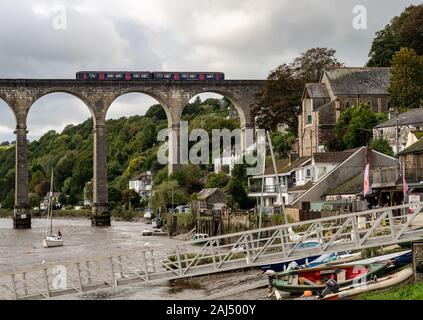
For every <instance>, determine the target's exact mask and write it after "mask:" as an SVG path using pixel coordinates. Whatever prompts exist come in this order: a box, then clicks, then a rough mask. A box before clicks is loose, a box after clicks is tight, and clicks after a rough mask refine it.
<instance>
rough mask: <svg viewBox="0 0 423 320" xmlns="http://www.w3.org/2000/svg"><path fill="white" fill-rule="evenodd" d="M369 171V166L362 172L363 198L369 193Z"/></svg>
mask: <svg viewBox="0 0 423 320" xmlns="http://www.w3.org/2000/svg"><path fill="white" fill-rule="evenodd" d="M369 171H370V165H369V164H367V165H366V170H364V197H366V196H367V195H368V194H369V193H370V181H369Z"/></svg>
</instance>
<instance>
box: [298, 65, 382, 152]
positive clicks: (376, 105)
mask: <svg viewBox="0 0 423 320" xmlns="http://www.w3.org/2000/svg"><path fill="white" fill-rule="evenodd" d="M389 83H390V69H389V68H339V69H335V70H324V71H323V73H322V76H321V78H320V82H318V83H307V84H306V85H305V88H304V92H303V96H302V112H301V114H300V115H299V117H298V143H299V156H300V157H305V156H310V155H311V154H313V153H316V152H324V151H325V149H326V148H327V144H328V143H329V142H330V141H331V139H333V137H334V128H335V125H336V122H337V120H338V119H339V117H340V115H341V112H342V111H343V110H345V109H346V108H349V107H351V106H355V105H359V104H368V105H369V106H370V107H371V108H372V110H373V111H375V112H388V110H389V93H388V87H389Z"/></svg>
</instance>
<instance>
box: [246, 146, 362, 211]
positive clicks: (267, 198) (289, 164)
mask: <svg viewBox="0 0 423 320" xmlns="http://www.w3.org/2000/svg"><path fill="white" fill-rule="evenodd" d="M353 153H354V150H346V151H341V152H319V153H314V154H313V155H312V156H309V157H301V158H297V159H295V160H294V161H289V160H288V159H282V160H278V161H277V163H276V164H277V165H276V167H277V171H278V178H279V183H280V188H281V194H282V198H283V203H284V204H285V205H290V204H291V203H293V202H294V201H295V200H296V199H297V198H298V197H300V196H301V195H302V194H303V193H304V192H306V191H307V190H308V189H310V188H311V187H312V186H313V185H314V184H315V183H316V182H318V181H319V180H320V179H322V178H323V177H324V176H325V175H326V174H328V173H329V172H331V171H332V170H334V169H335V168H336V167H337V166H338V165H339V164H340V163H342V162H343V161H344V160H345V159H347V158H348V157H349V156H351V155H352V154H353ZM278 178H276V175H275V173H274V168H273V165H270V166H268V167H266V168H265V171H264V175H257V176H254V177H250V178H249V180H248V185H249V193H248V196H249V197H253V198H256V200H257V205H259V203H260V199H261V194H262V181H263V180H264V188H263V198H264V205H265V207H270V206H272V205H280V204H281V196H280V194H279V190H278V187H277V182H278Z"/></svg>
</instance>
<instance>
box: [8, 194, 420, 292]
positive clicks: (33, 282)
mask: <svg viewBox="0 0 423 320" xmlns="http://www.w3.org/2000/svg"><path fill="white" fill-rule="evenodd" d="M422 208H423V202H420V203H414V204H407V205H401V206H396V207H387V208H381V209H375V210H368V211H362V212H356V213H349V214H339V215H336V216H333V217H327V218H322V219H317V220H310V221H304V222H297V223H292V224H285V225H280V226H275V227H269V228H262V229H258V230H251V231H246V232H239V233H233V234H228V235H222V236H217V237H212V238H208V239H204V240H199V241H190V242H179V243H175V244H174V245H173V246H168V245H167V246H157V247H143V248H134V249H133V250H130V251H122V252H116V253H110V254H109V255H107V256H98V257H95V256H94V257H86V258H80V259H79V260H78V261H68V262H62V263H60V264H57V263H56V264H52V263H50V264H44V265H37V266H35V267H33V268H27V269H26V270H17V271H15V272H12V273H2V274H0V298H1V299H40V298H51V297H56V296H60V295H65V294H75V293H76V294H80V293H83V292H85V291H89V290H94V289H98V288H104V287H117V286H123V285H127V284H129V283H134V282H155V281H156V282H157V281H164V280H174V279H181V278H189V277H194V276H202V275H207V274H212V273H217V272H223V271H229V270H236V269H241V268H249V267H256V266H262V265H268V264H271V263H278V262H284V261H292V260H295V259H300V258H306V257H310V256H316V255H319V254H324V253H330V252H339V251H344V250H359V249H364V248H370V247H377V246H387V245H392V244H398V243H404V242H410V241H416V240H420V239H423V212H422ZM310 240H314V241H315V242H316V241H317V242H318V245H317V246H313V247H307V246H306V245H302V244H305V243H307V242H308V243H309V242H310Z"/></svg>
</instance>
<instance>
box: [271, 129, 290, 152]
mask: <svg viewBox="0 0 423 320" xmlns="http://www.w3.org/2000/svg"><path fill="white" fill-rule="evenodd" d="M270 138H271V140H272V144H273V149H274V151H275V152H276V153H278V154H279V157H280V158H286V157H287V156H288V152H289V151H290V150H291V147H292V144H293V143H294V140H295V136H294V135H293V134H292V133H289V132H288V133H285V134H283V133H280V132H278V131H276V132H272V133H271V135H270Z"/></svg>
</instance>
